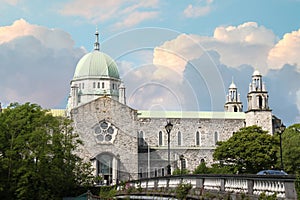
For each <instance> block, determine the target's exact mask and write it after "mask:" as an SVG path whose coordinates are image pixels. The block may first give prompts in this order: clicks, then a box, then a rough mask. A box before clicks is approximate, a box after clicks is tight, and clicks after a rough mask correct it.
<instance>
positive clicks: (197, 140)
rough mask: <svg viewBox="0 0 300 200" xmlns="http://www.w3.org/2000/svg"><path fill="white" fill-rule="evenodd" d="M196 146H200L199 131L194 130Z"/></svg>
mask: <svg viewBox="0 0 300 200" xmlns="http://www.w3.org/2000/svg"><path fill="white" fill-rule="evenodd" d="M195 142H196V146H200V133H199V131H197V132H196V141H195Z"/></svg>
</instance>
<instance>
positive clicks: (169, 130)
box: [165, 121, 173, 175]
mask: <svg viewBox="0 0 300 200" xmlns="http://www.w3.org/2000/svg"><path fill="white" fill-rule="evenodd" d="M172 128H173V124H171V122H170V121H168V122H167V125H166V126H165V129H166V131H167V134H168V166H167V174H168V175H171V163H170V133H171V130H172Z"/></svg>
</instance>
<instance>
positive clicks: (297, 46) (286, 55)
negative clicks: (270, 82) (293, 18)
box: [268, 29, 300, 72]
mask: <svg viewBox="0 0 300 200" xmlns="http://www.w3.org/2000/svg"><path fill="white" fill-rule="evenodd" d="M299 52H300V29H299V30H298V31H293V32H291V33H286V34H285V35H284V36H283V38H282V39H281V40H280V41H279V42H278V43H277V44H276V45H275V46H274V47H273V48H272V49H271V50H270V52H269V55H268V64H269V67H270V68H273V69H279V68H281V67H282V66H283V65H284V64H290V65H296V66H297V68H298V71H299V72H300V56H299Z"/></svg>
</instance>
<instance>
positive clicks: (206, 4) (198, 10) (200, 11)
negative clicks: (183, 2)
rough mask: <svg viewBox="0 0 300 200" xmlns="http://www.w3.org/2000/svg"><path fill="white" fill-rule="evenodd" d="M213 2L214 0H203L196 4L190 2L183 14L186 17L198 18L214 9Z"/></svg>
mask: <svg viewBox="0 0 300 200" xmlns="http://www.w3.org/2000/svg"><path fill="white" fill-rule="evenodd" d="M212 3H213V0H206V1H204V0H202V1H200V2H198V3H196V5H192V4H189V5H188V6H187V7H186V8H185V9H184V11H183V14H184V16H185V17H188V18H197V17H201V16H205V15H207V14H209V13H210V12H211V10H212V8H211V4H212ZM199 4H202V5H199Z"/></svg>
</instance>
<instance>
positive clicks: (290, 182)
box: [119, 174, 297, 199]
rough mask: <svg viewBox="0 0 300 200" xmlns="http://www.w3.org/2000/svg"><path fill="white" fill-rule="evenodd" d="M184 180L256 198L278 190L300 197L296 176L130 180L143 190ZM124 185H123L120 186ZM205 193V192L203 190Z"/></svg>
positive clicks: (280, 196) (201, 187)
mask: <svg viewBox="0 0 300 200" xmlns="http://www.w3.org/2000/svg"><path fill="white" fill-rule="evenodd" d="M181 183H189V184H191V185H192V188H193V189H194V190H197V191H202V192H205V191H212V192H215V193H226V192H227V193H237V194H246V195H249V196H251V197H253V199H256V197H257V198H258V197H259V195H261V194H262V193H265V194H266V195H268V196H270V195H273V194H276V196H277V198H278V199H297V194H296V190H295V177H294V176H292V175H288V176H278V175H276V176H274V175H273V176H272V175H211V174H208V175H202V174H201V175H182V176H164V177H156V178H149V179H139V180H133V181H130V182H128V184H129V185H130V186H133V187H135V188H141V189H143V190H149V191H150V190H151V191H153V190H158V189H175V188H176V187H177V186H178V185H179V184H181ZM119 189H120V187H119ZM199 195H201V192H200V194H199Z"/></svg>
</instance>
